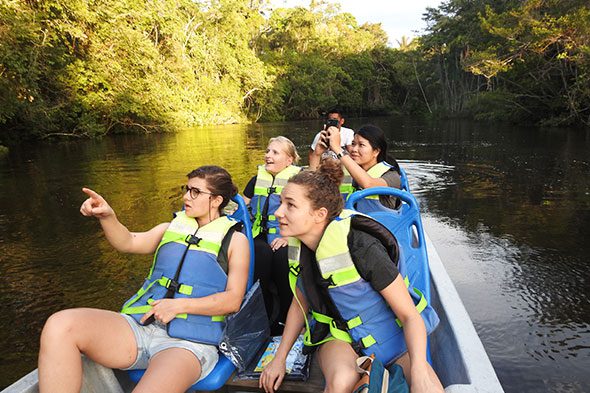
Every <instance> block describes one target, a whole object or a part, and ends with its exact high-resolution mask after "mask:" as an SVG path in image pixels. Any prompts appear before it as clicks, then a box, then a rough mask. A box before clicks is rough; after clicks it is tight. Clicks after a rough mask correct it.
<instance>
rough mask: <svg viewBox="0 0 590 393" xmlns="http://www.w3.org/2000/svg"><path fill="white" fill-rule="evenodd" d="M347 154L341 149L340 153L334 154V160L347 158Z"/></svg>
mask: <svg viewBox="0 0 590 393" xmlns="http://www.w3.org/2000/svg"><path fill="white" fill-rule="evenodd" d="M347 155H348V152H347V151H346V149H342V151H341V152H340V153H338V154H336V158H338V159H341V158H342V157H344V156H347Z"/></svg>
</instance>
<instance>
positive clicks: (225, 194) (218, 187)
mask: <svg viewBox="0 0 590 393" xmlns="http://www.w3.org/2000/svg"><path fill="white" fill-rule="evenodd" d="M186 176H187V177H188V178H189V179H192V178H194V177H198V178H199V179H204V180H205V181H206V182H207V187H209V190H211V193H212V194H213V195H219V196H221V197H222V198H223V202H221V205H220V206H219V212H220V213H221V211H222V210H223V208H224V207H226V206H227V204H228V203H229V200H230V199H231V198H232V197H233V196H234V195H236V194H237V193H238V188H237V187H236V185H235V184H234V183H233V181H232V179H231V175H230V174H229V172H228V171H226V170H225V169H223V168H222V167H219V166H215V165H205V166H201V167H198V168H197V169H194V170H193V171H191V172H190V173H188V174H187V175H186Z"/></svg>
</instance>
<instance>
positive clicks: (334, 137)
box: [328, 127, 387, 189]
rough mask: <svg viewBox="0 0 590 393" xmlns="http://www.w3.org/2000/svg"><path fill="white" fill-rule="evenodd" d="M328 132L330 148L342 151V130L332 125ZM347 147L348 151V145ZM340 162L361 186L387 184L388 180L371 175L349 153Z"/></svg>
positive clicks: (338, 152)
mask: <svg viewBox="0 0 590 393" xmlns="http://www.w3.org/2000/svg"><path fill="white" fill-rule="evenodd" d="M328 133H329V137H330V149H331V150H332V151H333V152H334V153H336V154H340V153H342V152H343V150H344V149H343V148H342V147H341V146H340V145H341V139H340V138H341V135H340V132H338V131H335V130H334V129H333V127H330V128H329V129H328ZM346 148H347V151H348V146H347V147H346ZM340 162H341V163H342V165H343V166H344V167H345V168H346V169H347V170H348V173H350V176H352V178H353V179H354V180H355V181H356V183H357V184H358V185H359V187H360V188H362V189H365V188H371V187H380V186H387V182H386V181H385V180H384V179H382V178H377V179H375V178H372V177H371V176H369V174H368V173H367V171H365V170H364V169H363V168H362V167H361V166H360V165H359V164H357V163H356V162H355V161H354V160H353V159H352V157H350V156H349V155H345V156H342V157H341V158H340Z"/></svg>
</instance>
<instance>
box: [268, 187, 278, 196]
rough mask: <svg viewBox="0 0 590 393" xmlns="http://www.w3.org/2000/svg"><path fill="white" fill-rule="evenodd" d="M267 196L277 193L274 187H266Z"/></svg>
mask: <svg viewBox="0 0 590 393" xmlns="http://www.w3.org/2000/svg"><path fill="white" fill-rule="evenodd" d="M267 191H268V195H271V194H274V193H275V192H277V188H276V187H268V190H267Z"/></svg>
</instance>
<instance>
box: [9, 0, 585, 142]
mask: <svg viewBox="0 0 590 393" xmlns="http://www.w3.org/2000/svg"><path fill="white" fill-rule="evenodd" d="M424 18H425V20H426V22H427V23H428V28H427V31H426V33H425V34H424V35H423V36H422V37H419V38H417V39H414V40H412V41H410V40H408V39H406V38H405V37H391V39H392V40H396V39H397V41H398V43H399V47H397V48H392V47H389V46H388V45H387V42H388V37H387V35H386V33H385V32H384V31H383V29H382V28H381V26H380V25H379V24H362V25H360V24H359V23H358V22H357V20H356V19H355V17H354V16H353V15H351V14H349V13H344V12H341V11H340V9H339V7H338V5H337V4H334V3H329V2H326V1H313V0H312V1H311V2H310V5H309V7H305V8H304V7H295V8H278V9H271V8H270V5H269V3H268V1H267V0H201V1H196V0H0V128H1V129H3V130H4V132H3V133H2V134H0V135H2V136H0V138H2V137H3V136H5V135H6V134H7V132H9V131H10V132H11V135H19V136H20V137H23V138H24V137H34V138H44V137H47V136H49V135H71V136H100V135H104V134H106V133H109V132H119V131H128V130H141V131H145V132H149V131H153V130H170V129H175V128H178V127H186V126H194V125H203V124H224V123H239V122H247V121H269V120H270V121H272V120H284V119H298V118H317V117H319V116H321V114H322V111H323V110H325V109H326V108H327V107H330V106H332V105H336V104H338V105H340V106H342V107H343V108H345V110H346V111H347V112H348V114H349V116H358V115H368V114H392V113H401V114H419V113H426V114H433V115H437V116H470V117H475V118H479V119H489V120H496V119H508V120H514V121H526V122H528V123H541V124H551V125H572V124H576V125H586V126H590V8H589V7H588V5H587V1H576V0H571V1H565V2H564V1H558V0H482V1H471V0H447V1H445V2H444V3H443V4H442V5H441V6H440V7H438V8H429V9H427V10H426V11H425V14H424Z"/></svg>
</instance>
